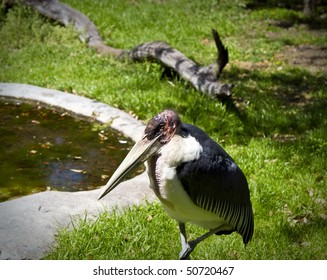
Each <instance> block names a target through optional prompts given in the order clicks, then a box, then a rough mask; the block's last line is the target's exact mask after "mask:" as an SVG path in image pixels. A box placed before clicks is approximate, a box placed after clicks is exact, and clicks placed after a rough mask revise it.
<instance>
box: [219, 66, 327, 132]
mask: <svg viewBox="0 0 327 280" xmlns="http://www.w3.org/2000/svg"><path fill="white" fill-rule="evenodd" d="M224 78H225V79H227V80H229V81H231V82H233V81H237V82H236V84H235V88H234V89H235V96H236V95H237V96H240V99H241V100H242V101H241V102H242V103H243V104H249V105H244V106H243V107H245V106H246V107H247V108H246V109H239V107H241V108H242V106H236V105H235V103H236V102H238V101H237V99H236V98H235V97H234V100H233V99H232V100H225V101H224V102H225V104H226V109H227V110H229V111H231V112H233V113H234V114H235V115H236V116H238V117H239V118H240V120H241V121H242V122H243V124H244V126H245V128H246V129H245V130H246V132H247V134H248V136H250V137H254V136H257V135H262V134H264V135H265V136H272V135H274V134H290V133H292V134H298V135H299V134H302V133H304V132H307V131H310V130H313V129H320V128H322V127H323V126H325V125H326V118H325V117H324V116H326V114H327V82H326V76H325V75H323V74H312V73H309V72H308V71H305V70H301V69H296V68H290V69H287V70H283V71H274V72H268V71H262V70H260V71H259V70H255V69H253V70H248V69H242V68H238V67H232V68H230V70H229V71H226V72H225V73H224Z"/></svg>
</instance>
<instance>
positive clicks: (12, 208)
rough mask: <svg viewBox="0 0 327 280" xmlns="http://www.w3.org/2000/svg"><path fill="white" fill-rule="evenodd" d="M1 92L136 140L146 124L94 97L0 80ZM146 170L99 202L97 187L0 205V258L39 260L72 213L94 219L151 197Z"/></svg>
mask: <svg viewBox="0 0 327 280" xmlns="http://www.w3.org/2000/svg"><path fill="white" fill-rule="evenodd" d="M0 96H3V97H13V98H19V99H26V100H32V101H39V102H42V103H46V104H48V105H51V106H56V107H60V108H62V109H64V110H68V111H70V112H73V113H75V114H78V115H82V116H85V117H91V118H93V119H96V120H97V121H100V122H102V123H108V124H110V126H111V127H112V128H114V129H117V130H119V131H120V132H122V133H123V134H125V135H126V136H128V137H130V138H132V139H133V140H134V141H137V140H138V139H140V137H141V135H142V132H143V131H144V125H143V124H142V123H141V122H139V121H137V120H135V119H134V118H132V117H131V116H130V115H129V114H127V113H125V112H123V111H121V110H118V109H116V108H113V107H111V106H108V105H106V104H104V103H101V102H97V101H94V100H92V99H89V98H86V97H82V96H77V95H73V94H69V93H65V92H62V91H58V90H52V89H46V88H41V87H37V86H32V85H24V84H11V83H0ZM148 185H149V182H148V178H147V176H146V174H145V173H143V174H141V175H139V176H137V177H135V178H133V179H131V180H128V181H125V182H123V183H121V184H120V185H119V186H118V187H117V188H115V189H114V190H113V191H112V192H111V193H110V195H108V196H106V197H105V198H103V199H102V200H101V201H98V200H97V197H98V195H99V192H100V190H99V189H97V190H93V191H81V192H74V193H70V192H56V191H46V192H41V193H36V194H32V195H28V196H25V197H22V198H17V199H14V200H9V201H6V202H3V203H0V259H40V258H42V257H43V256H44V255H45V254H46V253H47V251H48V250H49V249H50V246H51V244H53V242H54V236H55V234H56V232H57V231H58V229H60V228H62V227H66V226H69V224H70V223H71V221H72V219H74V217H80V216H85V215H87V217H88V218H94V217H97V216H98V214H99V212H101V211H103V210H104V209H109V210H110V209H112V208H113V207H124V206H129V205H133V204H139V203H142V202H144V201H145V200H147V201H152V200H154V198H155V196H154V194H153V193H152V191H151V190H150V188H149V187H148Z"/></svg>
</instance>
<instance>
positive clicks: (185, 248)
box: [179, 224, 221, 260]
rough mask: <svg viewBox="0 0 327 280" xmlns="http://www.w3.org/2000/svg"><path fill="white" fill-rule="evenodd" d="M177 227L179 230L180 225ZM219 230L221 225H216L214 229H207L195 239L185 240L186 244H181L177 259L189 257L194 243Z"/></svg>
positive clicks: (196, 243)
mask: <svg viewBox="0 0 327 280" xmlns="http://www.w3.org/2000/svg"><path fill="white" fill-rule="evenodd" d="M179 228H180V230H181V226H180V227H179ZM219 230H221V227H217V228H215V229H212V230H210V231H208V232H207V233H205V234H203V235H201V236H200V237H198V238H197V239H194V240H192V241H189V242H187V244H186V246H183V248H182V251H181V252H180V253H179V259H180V260H188V259H190V254H191V253H192V252H193V250H194V249H195V247H196V245H198V244H199V243H200V242H201V241H203V240H204V239H206V238H208V237H210V236H211V235H213V234H215V233H216V232H218V231H219ZM184 232H185V224H184ZM181 233H182V231H181ZM185 237H186V235H185Z"/></svg>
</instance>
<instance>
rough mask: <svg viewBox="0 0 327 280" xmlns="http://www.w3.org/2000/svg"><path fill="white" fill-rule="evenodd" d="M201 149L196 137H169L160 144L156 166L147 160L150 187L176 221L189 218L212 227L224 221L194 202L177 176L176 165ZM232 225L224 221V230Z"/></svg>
mask: <svg viewBox="0 0 327 280" xmlns="http://www.w3.org/2000/svg"><path fill="white" fill-rule="evenodd" d="M201 152H202V147H201V145H200V144H199V143H198V142H197V141H196V139H195V138H193V137H191V136H189V137H187V138H183V137H181V136H178V135H175V136H174V137H173V138H172V139H171V141H170V142H169V143H168V144H166V145H165V146H163V147H162V149H161V150H160V151H159V153H160V154H161V155H160V157H159V158H158V160H157V162H156V166H155V167H154V166H150V162H148V164H147V169H148V174H149V178H150V184H151V188H152V189H154V190H155V193H156V194H157V196H158V198H159V199H160V201H161V203H162V205H163V207H164V209H165V211H166V212H167V214H168V215H169V216H170V217H171V218H173V219H175V220H177V221H178V222H182V223H186V222H190V223H192V224H195V225H197V226H200V227H203V228H207V229H214V228H216V227H218V226H220V225H222V224H225V223H226V222H225V221H224V220H223V219H222V218H220V217H219V216H218V215H216V214H215V213H212V212H209V211H207V210H204V209H202V208H201V207H199V206H197V205H195V204H194V203H193V201H192V200H191V199H190V197H189V195H188V194H187V192H186V191H185V190H184V188H183V186H182V184H181V182H180V180H179V179H178V177H177V173H176V167H177V165H178V164H181V163H182V162H188V161H192V160H196V159H198V158H199V157H200V154H201ZM151 168H155V174H160V176H156V177H157V178H154V177H153V174H154V173H153V172H151V170H150V169H151ZM230 228H231V227H230V226H229V225H227V224H226V230H227V229H230Z"/></svg>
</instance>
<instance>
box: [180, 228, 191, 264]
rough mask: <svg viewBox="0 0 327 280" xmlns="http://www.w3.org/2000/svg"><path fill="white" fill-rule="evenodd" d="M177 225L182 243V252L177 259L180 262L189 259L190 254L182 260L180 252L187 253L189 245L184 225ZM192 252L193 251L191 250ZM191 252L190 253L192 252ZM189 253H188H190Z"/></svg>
mask: <svg viewBox="0 0 327 280" xmlns="http://www.w3.org/2000/svg"><path fill="white" fill-rule="evenodd" d="M178 225H179V231H180V235H181V242H182V251H181V252H180V254H179V259H180V260H182V259H183V260H186V259H190V254H188V255H187V258H182V256H183V255H181V254H182V252H187V251H188V249H190V246H189V244H188V243H187V237H186V230H185V224H184V223H178ZM192 251H193V250H192ZM192 251H191V252H192ZM191 252H190V253H191Z"/></svg>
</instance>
